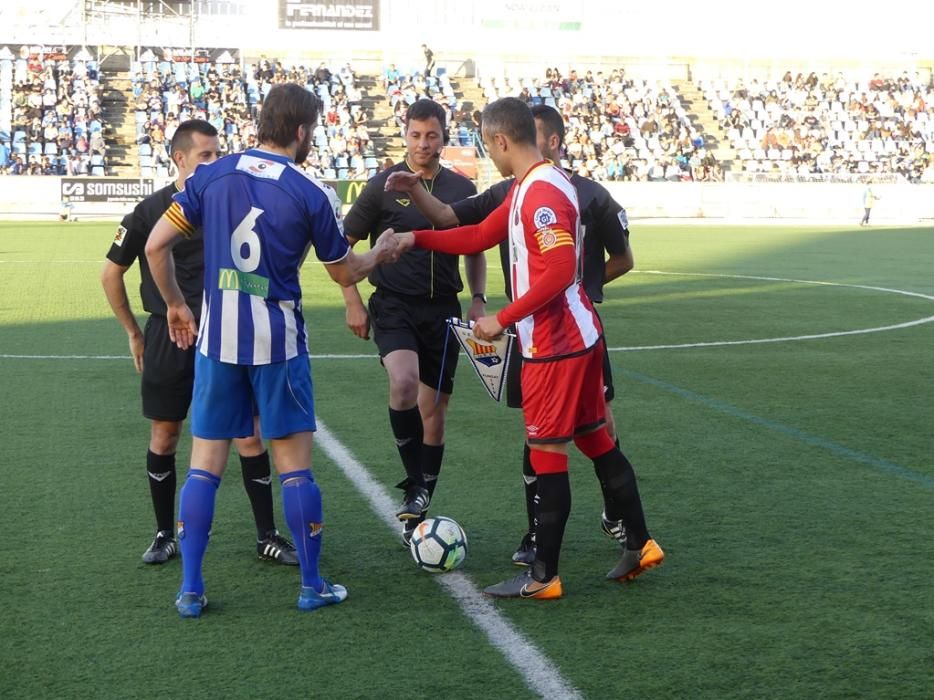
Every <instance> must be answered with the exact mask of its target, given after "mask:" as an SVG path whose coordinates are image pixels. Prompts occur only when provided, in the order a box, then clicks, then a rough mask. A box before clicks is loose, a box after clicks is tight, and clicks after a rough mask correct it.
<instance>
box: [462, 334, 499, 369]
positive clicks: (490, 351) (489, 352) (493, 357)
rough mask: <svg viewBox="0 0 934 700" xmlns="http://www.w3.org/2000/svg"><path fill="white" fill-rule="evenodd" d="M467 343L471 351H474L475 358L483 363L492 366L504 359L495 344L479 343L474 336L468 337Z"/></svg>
mask: <svg viewBox="0 0 934 700" xmlns="http://www.w3.org/2000/svg"><path fill="white" fill-rule="evenodd" d="M467 345H468V347H470V352H471V353H473V357H474V359H475V360H476V361H477V362H479V363H480V364H482V365H486V366H487V367H492V366H493V365H498V364H499V363H500V362H502V361H503V358H501V357H500V356H499V353H498V352H496V346H495V345H487V344H486V343H478V342H477V341H476V340H474V339H473V338H467Z"/></svg>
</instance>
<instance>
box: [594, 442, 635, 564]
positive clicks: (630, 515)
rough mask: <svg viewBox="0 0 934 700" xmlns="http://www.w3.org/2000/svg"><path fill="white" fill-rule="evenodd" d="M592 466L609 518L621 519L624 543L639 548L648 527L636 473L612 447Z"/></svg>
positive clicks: (630, 547) (629, 546)
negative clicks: (624, 536) (623, 528)
mask: <svg viewBox="0 0 934 700" xmlns="http://www.w3.org/2000/svg"><path fill="white" fill-rule="evenodd" d="M593 466H594V469H595V470H596V472H597V475H598V476H599V478H600V483H601V485H603V484H605V490H604V502H605V507H606V517H607V519H608V520H622V521H623V523H625V525H626V546H627V547H628V548H629V549H642V546H643V545H644V544H645V543H646V540H648V539H649V530H648V527H646V524H645V513H644V512H643V511H642V499H640V498H639V487H638V486H637V485H636V473H635V471H633V468H632V465H631V464H630V463H629V460H628V459H626V455H624V454H623V453H622V452H621V451H620V450H619V449H613V450H610V451H609V452H607V453H606V454H605V455H602V456H601V457H597V458H596V459H595V460H594V461H593Z"/></svg>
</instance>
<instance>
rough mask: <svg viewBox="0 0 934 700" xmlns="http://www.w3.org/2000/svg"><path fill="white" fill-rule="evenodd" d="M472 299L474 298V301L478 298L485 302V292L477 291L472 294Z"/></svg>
mask: <svg viewBox="0 0 934 700" xmlns="http://www.w3.org/2000/svg"><path fill="white" fill-rule="evenodd" d="M473 299H474V301H476V300H477V299H479V300H480V301H481V302H483V303H484V304H486V294H483V293H481V292H477V293H476V294H474V295H473Z"/></svg>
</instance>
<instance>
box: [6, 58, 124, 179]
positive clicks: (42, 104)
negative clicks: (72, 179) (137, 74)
mask: <svg viewBox="0 0 934 700" xmlns="http://www.w3.org/2000/svg"><path fill="white" fill-rule="evenodd" d="M105 153H106V144H105V139H104V124H103V121H102V119H101V106H100V76H99V73H98V67H97V62H96V61H95V60H93V57H92V56H91V54H90V53H88V52H87V51H86V50H81V51H79V52H77V53H76V54H75V56H74V58H71V59H69V58H67V54H66V53H61V52H58V51H56V52H55V53H50V54H48V55H44V54H39V53H31V52H30V50H29V49H28V48H27V47H25V46H24V47H21V49H20V50H19V52H18V54H14V53H13V52H11V51H9V49H4V50H3V52H0V174H8V175H88V174H92V175H103V164H104V156H105Z"/></svg>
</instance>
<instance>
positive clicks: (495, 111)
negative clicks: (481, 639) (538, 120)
mask: <svg viewBox="0 0 934 700" xmlns="http://www.w3.org/2000/svg"><path fill="white" fill-rule="evenodd" d="M482 124H483V127H482V128H483V129H484V131H486V132H487V133H488V134H491V135H492V134H503V135H504V136H506V138H508V139H509V140H510V141H512V142H513V143H524V144H528V145H532V146H534V145H535V144H536V138H535V119H534V118H533V117H532V112H531V110H530V109H529V106H528V105H527V104H526V103H525V102H523V101H522V100H520V99H519V98H518V97H501V98H500V99H498V100H496V101H494V102H490V104H488V105H487V106H486V107H484V108H483V118H482Z"/></svg>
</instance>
